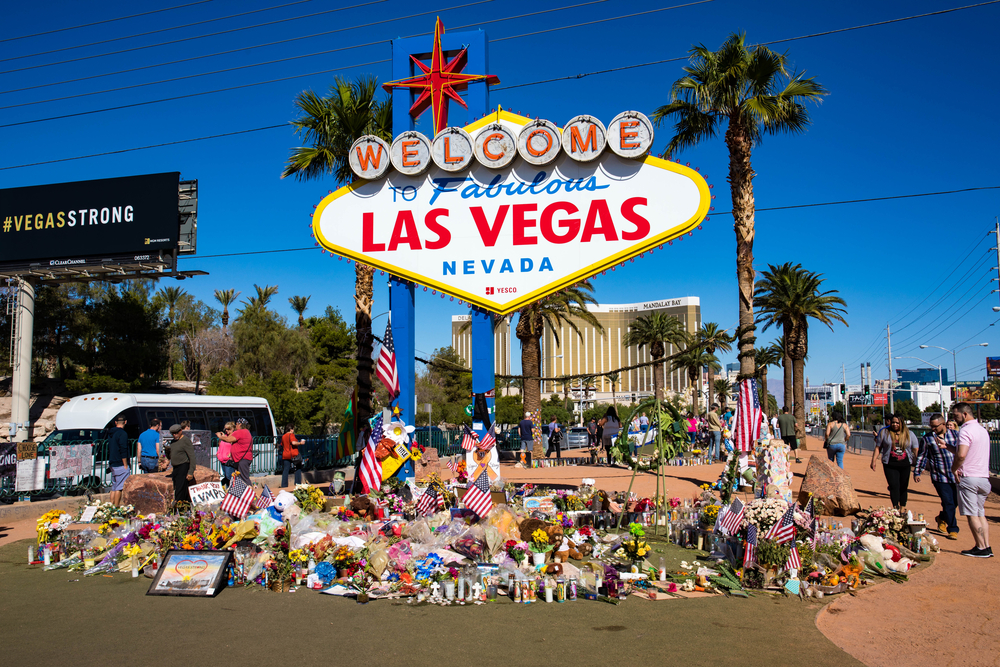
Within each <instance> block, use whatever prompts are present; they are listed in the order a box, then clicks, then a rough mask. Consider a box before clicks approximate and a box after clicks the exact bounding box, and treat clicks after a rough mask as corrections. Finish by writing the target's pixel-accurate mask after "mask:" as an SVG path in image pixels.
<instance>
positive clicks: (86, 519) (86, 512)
mask: <svg viewBox="0 0 1000 667" xmlns="http://www.w3.org/2000/svg"><path fill="white" fill-rule="evenodd" d="M95 514H97V505H87V506H86V507H85V508H83V514H81V515H80V523H90V522H91V521H93V520H94V515H95Z"/></svg>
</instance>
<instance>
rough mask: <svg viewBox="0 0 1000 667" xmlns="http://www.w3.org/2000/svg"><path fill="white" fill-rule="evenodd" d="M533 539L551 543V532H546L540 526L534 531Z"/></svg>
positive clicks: (542, 542)
mask: <svg viewBox="0 0 1000 667" xmlns="http://www.w3.org/2000/svg"><path fill="white" fill-rule="evenodd" d="M531 541H532V542H538V543H539V544H548V543H549V534H548V533H546V532H545V531H544V530H542V529H541V528H539V529H538V530H536V531H535V532H533V533H532V534H531Z"/></svg>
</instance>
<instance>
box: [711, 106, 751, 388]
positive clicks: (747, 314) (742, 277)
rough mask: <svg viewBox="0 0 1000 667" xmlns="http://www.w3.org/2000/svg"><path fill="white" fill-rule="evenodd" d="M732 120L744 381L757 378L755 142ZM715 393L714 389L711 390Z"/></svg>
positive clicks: (732, 183) (732, 184)
mask: <svg viewBox="0 0 1000 667" xmlns="http://www.w3.org/2000/svg"><path fill="white" fill-rule="evenodd" d="M735 120H736V119H733V118H731V119H730V121H729V129H728V130H726V146H727V147H728V148H729V189H730V192H731V193H732V200H733V229H734V230H735V231H736V281H737V283H738V285H739V309H740V311H739V312H740V328H739V340H738V342H737V347H738V348H739V351H740V352H739V360H740V377H739V379H741V380H743V379H746V378H752V377H753V376H754V370H755V369H754V341H755V340H756V339H755V337H754V329H755V327H754V313H753V288H754V270H753V238H754V197H753V178H754V176H755V174H754V171H753V167H752V166H751V164H750V155H751V151H752V148H753V142H752V141H751V140H750V137H749V136H747V133H746V130H745V128H744V127H743V126H742V124H740V123H738V122H734V121H735ZM709 391H711V389H709Z"/></svg>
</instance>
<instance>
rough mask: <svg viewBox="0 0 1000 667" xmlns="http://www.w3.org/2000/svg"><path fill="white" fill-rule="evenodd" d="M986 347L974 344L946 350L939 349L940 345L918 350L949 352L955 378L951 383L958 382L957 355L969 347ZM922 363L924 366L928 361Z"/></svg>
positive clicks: (923, 347)
mask: <svg viewBox="0 0 1000 667" xmlns="http://www.w3.org/2000/svg"><path fill="white" fill-rule="evenodd" d="M988 346H989V343H975V344H974V345H966V346H965V347H961V348H959V349H957V350H949V349H948V348H946V347H941V346H940V345H921V346H920V349H921V350H926V349H927V348H929V347H933V348H936V349H938V350H944V351H945V352H951V365H952V369H953V370H954V373H955V377H953V378H952V379H951V381H952V382H958V353H959V352H961V351H962V350H968V349H969V348H970V347H988ZM913 358H914V359H916V357H913ZM924 363H925V364H929V363H930V362H929V361H925V362H924Z"/></svg>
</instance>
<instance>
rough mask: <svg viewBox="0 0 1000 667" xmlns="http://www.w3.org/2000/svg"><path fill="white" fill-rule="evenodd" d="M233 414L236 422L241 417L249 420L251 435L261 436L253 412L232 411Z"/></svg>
mask: <svg viewBox="0 0 1000 667" xmlns="http://www.w3.org/2000/svg"><path fill="white" fill-rule="evenodd" d="M231 413H232V415H233V421H236V420H237V419H239V418H240V417H242V418H243V419H246V420H247V423H248V427H249V429H250V435H252V436H254V437H256V436H258V435H260V432H259V431H258V430H257V420H256V419H254V414H253V410H232V411H231Z"/></svg>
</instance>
